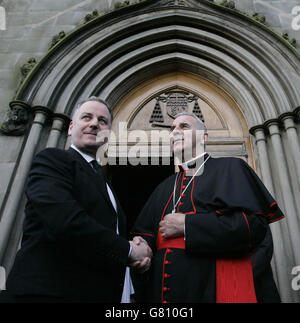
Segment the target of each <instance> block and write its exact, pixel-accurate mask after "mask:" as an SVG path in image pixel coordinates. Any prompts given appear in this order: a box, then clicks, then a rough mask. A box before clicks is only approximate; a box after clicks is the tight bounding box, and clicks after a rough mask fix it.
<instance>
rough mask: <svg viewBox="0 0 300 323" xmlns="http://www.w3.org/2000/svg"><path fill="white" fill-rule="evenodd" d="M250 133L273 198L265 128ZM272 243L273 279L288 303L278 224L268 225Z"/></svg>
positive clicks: (281, 238) (282, 249) (287, 280)
mask: <svg viewBox="0 0 300 323" xmlns="http://www.w3.org/2000/svg"><path fill="white" fill-rule="evenodd" d="M250 133H251V134H253V135H254V136H255V140H256V146H257V151H258V159H259V163H260V169H261V174H262V181H263V183H264V184H265V186H266V187H267V189H268V190H269V192H270V193H271V195H272V196H273V197H274V198H275V191H274V186H273V181H272V174H271V167H270V162H269V156H268V151H267V142H266V136H265V128H264V127H263V126H256V127H254V128H252V129H250ZM270 229H271V232H272V237H273V242H274V254H273V259H272V269H273V272H274V278H275V280H276V282H277V286H278V289H279V291H280V294H281V297H282V299H284V300H286V301H290V299H289V292H288V290H287V288H286V287H287V286H288V285H289V284H290V282H289V276H288V273H287V270H286V263H288V259H287V255H286V252H285V249H284V248H283V245H282V241H283V240H284V238H283V234H282V231H281V229H280V223H274V224H271V225H270Z"/></svg>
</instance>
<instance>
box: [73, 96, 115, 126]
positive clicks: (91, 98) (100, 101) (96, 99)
mask: <svg viewBox="0 0 300 323" xmlns="http://www.w3.org/2000/svg"><path fill="white" fill-rule="evenodd" d="M89 101H95V102H99V103H102V104H104V105H105V106H106V107H107V110H108V112H109V114H110V123H111V124H112V121H113V114H112V109H111V107H110V105H109V104H108V103H107V102H106V101H105V100H103V99H101V98H98V97H97V96H90V97H89V98H87V99H85V100H82V101H80V102H79V103H77V105H76V107H75V108H74V110H73V111H72V114H71V120H73V118H74V115H75V114H76V112H77V111H78V110H79V108H80V107H81V106H82V105H83V104H84V103H86V102H89Z"/></svg>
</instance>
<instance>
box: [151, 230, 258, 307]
mask: <svg viewBox="0 0 300 323" xmlns="http://www.w3.org/2000/svg"><path fill="white" fill-rule="evenodd" d="M166 248H177V249H185V240H184V238H183V237H179V238H174V239H165V238H163V237H162V235H161V233H160V232H158V237H157V249H158V250H159V249H166ZM216 302H217V303H257V299H256V295H255V289H254V280H253V273H252V264H251V258H250V256H248V257H245V258H239V259H217V260H216Z"/></svg>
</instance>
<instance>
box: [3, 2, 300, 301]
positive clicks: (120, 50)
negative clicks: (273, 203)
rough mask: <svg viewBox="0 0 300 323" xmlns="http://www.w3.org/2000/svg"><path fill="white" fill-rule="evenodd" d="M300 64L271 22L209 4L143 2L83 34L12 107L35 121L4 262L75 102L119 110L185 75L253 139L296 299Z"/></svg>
mask: <svg viewBox="0 0 300 323" xmlns="http://www.w3.org/2000/svg"><path fill="white" fill-rule="evenodd" d="M299 57H300V56H299V53H298V52H297V51H295V50H294V49H293V48H292V47H291V46H289V44H287V43H286V42H285V41H284V40H283V39H281V38H280V37H278V35H276V34H275V33H274V32H272V31H270V30H268V29H267V27H265V26H264V25H262V24H260V23H258V22H255V21H253V20H252V19H250V18H249V17H247V16H245V15H243V14H241V13H238V12H236V11H234V10H230V9H228V8H224V7H221V6H218V5H216V4H214V3H211V2H210V1H195V0H184V1H166V0H155V1H154V0H153V1H144V2H141V3H139V4H135V5H132V6H128V7H125V8H122V9H120V10H117V11H114V12H110V13H108V14H106V15H103V16H99V17H97V18H95V19H93V20H91V21H90V22H88V23H86V24H84V25H82V26H80V27H78V28H77V29H76V30H74V31H73V32H72V33H70V34H69V35H67V36H66V37H64V38H63V39H62V40H61V41H60V42H59V43H58V44H56V45H55V46H54V47H53V48H51V50H50V51H49V52H48V53H47V54H46V55H45V56H44V57H43V58H42V59H41V60H40V61H39V62H38V63H37V64H36V65H35V67H34V68H33V70H31V72H30V74H29V75H28V76H27V78H26V79H25V81H24V82H23V84H22V86H21V87H20V89H19V90H18V92H17V95H16V97H15V99H14V101H12V102H11V106H12V108H14V107H17V108H21V109H24V110H25V111H26V112H29V113H30V114H31V115H32V122H31V123H30V128H29V130H28V132H27V133H26V135H25V136H24V144H23V148H22V151H21V152H20V158H19V162H18V163H17V165H16V169H15V171H14V175H13V177H12V178H11V183H10V190H9V191H8V193H7V196H6V198H5V204H4V205H3V206H2V217H1V226H0V261H1V263H7V264H10V263H11V259H12V258H13V255H14V253H15V250H16V248H17V245H18V239H19V237H20V232H21V229H20V228H21V222H22V221H21V220H22V214H20V212H18V207H19V205H20V203H21V202H22V191H23V186H24V182H25V178H26V175H27V172H28V169H29V167H30V163H31V160H32V156H33V155H34V153H35V152H36V150H37V149H41V148H43V147H45V146H58V145H64V140H65V133H64V131H63V127H64V125H65V124H66V123H67V122H68V117H69V116H70V114H71V111H72V109H73V107H74V106H75V104H76V103H77V102H78V101H80V100H81V98H85V97H88V96H90V95H98V96H101V97H103V98H104V99H106V100H107V101H108V102H109V103H110V104H111V105H112V106H114V107H115V106H117V105H118V102H119V101H120V100H121V99H122V98H123V97H124V96H125V95H126V93H129V92H130V91H132V90H133V89H134V88H135V87H137V86H138V85H139V84H142V83H143V82H146V81H149V80H151V79H154V78H156V77H159V76H160V75H162V74H166V73H171V72H186V73H191V74H194V75H198V76H201V77H202V78H205V79H206V80H208V81H210V82H212V83H215V84H216V85H217V86H219V87H220V88H222V89H223V90H224V91H225V92H226V93H228V95H229V96H230V97H231V98H232V100H234V102H236V104H237V105H238V106H239V108H240V110H241V113H242V114H243V116H244V118H245V120H246V123H247V126H248V130H249V131H250V132H251V133H252V134H253V137H252V140H253V143H255V145H254V146H255V149H254V154H255V157H254V159H255V164H256V166H257V169H258V171H259V174H260V176H261V178H262V179H263V181H264V183H265V184H266V186H267V187H268V188H269V190H270V191H271V193H273V194H274V195H276V197H277V199H278V200H279V201H280V203H281V205H282V208H283V209H284V211H285V213H286V214H287V220H286V222H284V223H283V224H280V225H278V226H275V225H274V227H273V228H274V229H273V233H274V240H275V266H274V268H275V270H276V276H277V281H278V285H279V287H280V291H281V295H282V297H283V299H285V300H292V299H295V298H297V295H296V296H295V293H293V292H292V291H290V290H287V287H286V286H287V285H288V284H289V281H288V277H289V274H290V272H291V267H292V266H293V265H294V266H295V265H296V264H299V263H300V259H299V253H297V248H298V246H299V245H300V238H299V236H300V235H299V222H300V220H299V208H300V204H299V203H300V202H299V201H298V199H297V198H296V196H297V192H299V191H300V182H299V178H300V165H299V162H298V161H299V159H300V149H299V138H298V137H297V136H298V135H297V123H298V118H299V115H300V112H299V106H300V82H299V80H300V76H299V72H300V67H299V66H300V64H299ZM46 120H48V124H46ZM49 124H50V125H49ZM283 147H284V148H283ZM286 155H288V157H286ZM293 174H297V176H296V178H295V176H293ZM14 224H17V226H14ZM284 237H289V238H288V239H284ZM282 241H284V245H283V243H282ZM8 267H9V266H8Z"/></svg>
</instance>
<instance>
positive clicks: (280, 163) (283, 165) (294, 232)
mask: <svg viewBox="0 0 300 323" xmlns="http://www.w3.org/2000/svg"><path fill="white" fill-rule="evenodd" d="M265 125H266V126H267V127H268V129H269V132H270V136H271V142H272V146H273V150H274V155H275V156H274V162H275V164H276V166H277V173H278V178H279V182H280V187H281V193H282V196H283V203H284V209H285V213H286V216H287V217H286V219H285V221H286V222H287V225H288V229H289V233H290V242H291V246H292V249H293V250H292V251H293V255H294V260H295V263H294V264H295V265H296V264H300V254H299V246H300V234H299V224H298V219H297V210H296V207H295V202H294V198H293V192H292V189H291V183H290V181H289V173H288V168H287V162H286V159H285V155H284V150H283V147H282V142H281V135H280V130H279V123H278V121H277V120H274V119H273V120H269V121H267V122H266V124H265Z"/></svg>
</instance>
